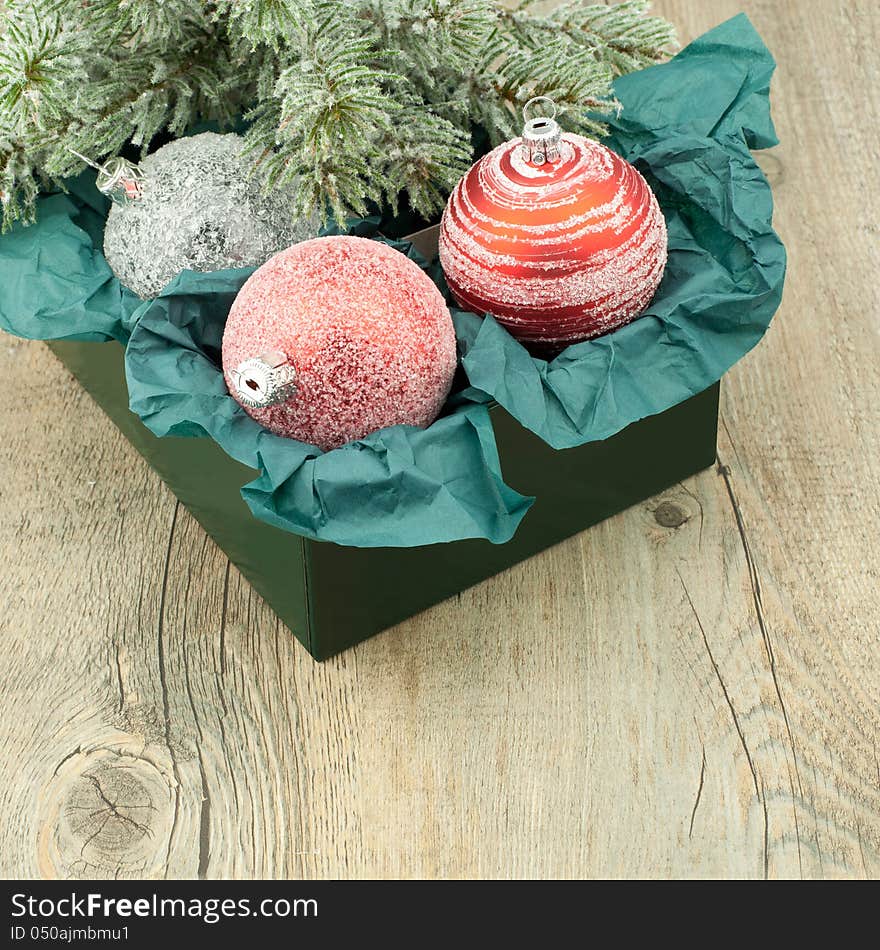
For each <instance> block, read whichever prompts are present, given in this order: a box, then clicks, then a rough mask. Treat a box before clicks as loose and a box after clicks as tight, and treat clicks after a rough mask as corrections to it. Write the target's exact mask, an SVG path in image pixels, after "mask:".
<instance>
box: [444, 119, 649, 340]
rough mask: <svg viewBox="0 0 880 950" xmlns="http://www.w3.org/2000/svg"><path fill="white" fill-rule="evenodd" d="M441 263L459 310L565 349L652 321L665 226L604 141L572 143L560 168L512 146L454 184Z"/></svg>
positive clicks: (568, 140)
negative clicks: (640, 320)
mask: <svg viewBox="0 0 880 950" xmlns="http://www.w3.org/2000/svg"><path fill="white" fill-rule="evenodd" d="M440 262H441V264H442V266H443V270H444V272H445V275H446V280H447V282H448V284H449V288H450V290H451V291H452V294H453V296H454V297H455V299H456V300H457V301H458V303H459V304H460V305H461V306H462V307H463V308H464V309H466V310H471V311H473V312H474V313H479V314H483V313H491V314H493V315H494V316H495V317H496V318H497V319H498V321H499V322H500V323H502V324H503V325H504V326H505V327H507V329H508V330H509V331H510V332H511V333H512V334H513V335H514V336H515V337H517V338H518V339H520V340H521V341H523V342H524V343H526V344H536V345H538V346H540V345H547V344H551V345H555V346H556V347H557V349H558V348H561V347H562V346H566V345H568V344H570V343H576V342H578V341H580V340H585V339H589V338H590V337H594V336H599V335H600V334H603V333H608V332H609V331H611V330H614V329H616V328H617V327H619V326H621V325H623V324H625V323H627V322H629V321H630V320H633V319H634V318H635V317H637V316H639V315H640V314H641V313H642V312H643V311H644V310H645V308H646V307H647V306H648V304H649V303H650V301H651V298H652V297H653V296H654V292H655V291H656V289H657V285H658V284H659V283H660V279H661V277H662V276H663V268H664V267H665V265H666V222H665V221H664V218H663V214H662V212H661V210H660V207H659V205H658V204H657V199H656V197H655V196H654V193H653V192H652V191H651V189H650V187H649V186H648V184H647V182H646V181H645V179H644V178H643V177H642V176H641V175H640V174H639V172H638V171H637V170H636V169H635V168H634V167H633V166H632V165H630V164H629V163H628V162H626V161H624V159H622V158H620V156H619V155H616V154H615V153H614V152H612V151H611V150H610V149H608V148H605V146H603V145H601V144H599V143H598V142H594V141H592V140H591V139H586V138H584V137H583V136H580V135H574V134H571V133H565V134H563V135H562V137H561V140H560V142H559V159H558V160H557V161H555V162H549V161H548V162H546V163H544V164H541V165H535V164H532V163H530V162H529V161H527V159H526V156H524V154H523V150H522V147H521V140H520V139H514V140H512V141H510V142H506V143H504V144H503V145H500V146H498V148H496V149H494V151H492V152H490V153H489V154H488V155H486V156H485V157H483V158H482V159H481V160H480V161H479V162H477V163H476V164H475V165H474V166H473V167H472V168H471V169H470V171H469V172H468V173H467V174H466V175H465V176H464V178H462V179H461V181H460V182H459V183H458V185H456V187H455V189H454V191H453V192H452V195H451V196H450V199H449V203H448V204H447V206H446V210H445V212H444V214H443V221H442V225H441V229H440Z"/></svg>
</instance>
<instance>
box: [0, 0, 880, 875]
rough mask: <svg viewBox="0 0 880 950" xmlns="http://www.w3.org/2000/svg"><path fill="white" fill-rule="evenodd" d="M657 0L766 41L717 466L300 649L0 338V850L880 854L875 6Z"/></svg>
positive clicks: (276, 862) (502, 865) (578, 860)
mask: <svg viewBox="0 0 880 950" xmlns="http://www.w3.org/2000/svg"><path fill="white" fill-rule="evenodd" d="M657 7H658V8H659V9H660V10H662V12H664V13H665V14H667V15H669V16H671V17H672V18H673V19H674V20H675V21H676V22H677V23H678V24H679V25H680V26H681V30H682V34H683V36H684V38H686V39H687V38H690V37H692V36H694V35H696V34H698V33H700V32H702V31H703V30H704V29H707V28H709V27H710V26H712V25H713V24H715V23H717V22H720V21H721V20H722V19H724V18H726V17H727V16H729V15H733V14H734V13H736V12H738V11H739V9H741V8H745V9H746V11H747V12H749V13H750V15H751V16H752V18H753V20H754V22H755V24H756V25H757V26H758V28H759V30H760V31H761V33H762V34H763V36H764V37H765V38H766V40H767V42H768V44H769V45H770V47H771V48H772V49H773V50H774V52H775V53H776V55H777V58H778V60H779V61H780V70H779V74H778V78H777V80H776V84H775V89H774V95H775V100H774V104H775V117H776V121H777V125H778V128H779V131H780V135H781V138H782V140H783V145H782V146H781V147H780V148H779V149H778V150H777V151H776V152H775V153H774V154H772V155H768V156H767V157H766V158H765V159H764V166H765V168H766V169H767V171H768V174H769V175H770V177H771V178H772V180H773V182H774V185H775V188H776V195H777V204H778V214H777V223H778V226H779V228H780V230H781V232H782V234H783V237H784V238H785V240H786V242H787V245H788V248H789V251H790V257H791V269H790V278H789V281H788V285H787V290H786V295H785V302H784V305H783V307H782V310H781V312H780V314H779V317H778V319H777V321H776V323H775V324H774V326H773V328H772V330H771V332H770V333H769V335H768V337H767V339H766V340H765V341H764V343H763V344H762V345H761V346H760V347H759V348H758V349H757V350H756V351H755V352H754V353H753V354H751V355H750V356H749V357H748V358H747V359H745V360H744V361H743V362H742V363H741V364H740V365H739V366H737V367H736V368H735V370H734V371H733V372H731V373H730V375H729V377H728V379H727V381H726V384H725V388H724V394H723V425H722V429H721V435H720V438H719V446H718V455H719V463H718V467H717V468H716V469H714V470H711V471H707V472H705V473H703V474H702V475H700V476H698V477H696V478H693V479H691V480H689V481H688V482H687V483H684V484H682V485H679V486H678V487H676V488H675V489H674V490H672V491H669V492H667V493H665V494H664V495H663V496H661V497H658V498H655V499H652V500H651V501H650V502H648V503H646V504H643V505H641V506H638V507H636V508H634V509H632V510H630V511H628V512H626V513H625V514H623V515H621V516H619V517H617V518H614V519H612V520H611V521H609V522H607V523H605V524H603V525H601V526H599V527H597V528H595V529H593V530H591V531H588V532H586V533H585V534H582V535H580V536H579V537H577V538H574V539H572V540H570V541H568V542H566V543H565V544H562V545H560V546H559V547H557V548H555V549H553V550H550V551H548V552H546V553H545V554H543V555H542V556H540V557H537V558H535V559H533V560H532V561H530V562H528V563H526V564H523V565H521V566H519V567H517V568H515V569H513V570H511V571H509V572H507V573H506V574H504V575H502V576H500V577H498V578H496V579H494V580H491V581H489V582H487V583H485V584H483V585H481V586H480V587H478V588H476V589H474V590H472V591H469V592H467V593H465V594H464V595H462V597H461V598H460V599H459V600H456V601H452V602H449V603H446V604H443V605H441V606H439V607H437V608H435V609H433V610H431V611H429V612H427V613H425V614H423V615H421V616H419V617H417V618H415V619H413V620H411V621H409V622H407V623H404V624H402V625H401V626H400V627H398V628H396V629H395V630H393V631H391V632H389V633H387V634H385V635H383V636H380V637H378V638H376V639H374V640H372V641H369V642H367V643H365V644H363V645H362V646H360V647H358V648H357V649H356V650H354V651H352V652H349V653H346V654H344V655H343V656H341V657H339V658H337V659H335V660H331V661H329V662H327V663H326V664H324V665H317V664H315V663H313V662H312V660H311V659H310V658H309V657H308V656H307V654H306V653H305V651H304V650H302V649H301V648H300V647H299V646H297V645H296V644H295V642H294V641H293V639H292V638H291V637H290V635H289V634H288V633H287V632H286V630H285V629H283V628H281V627H280V626H279V624H278V622H277V621H276V619H275V618H274V616H273V615H272V613H271V611H269V610H268V609H267V607H266V606H265V605H264V604H263V603H262V602H261V601H260V600H259V598H257V597H256V596H255V595H254V594H252V592H251V591H250V589H249V588H248V586H247V585H246V584H245V583H243V582H242V580H241V579H240V577H239V575H238V573H237V572H236V570H235V569H230V567H229V565H228V563H227V561H226V559H225V558H224V557H223V556H222V555H221V554H220V553H219V552H218V550H217V549H216V548H215V546H214V545H213V543H212V542H210V541H208V540H206V537H205V535H204V534H203V532H202V531H201V529H200V528H199V527H198V526H197V525H196V524H195V523H194V522H193V520H192V519H191V518H190V517H189V515H188V514H187V513H186V511H185V510H183V509H181V508H180V507H179V506H178V505H177V504H176V502H175V500H174V498H173V497H172V496H171V495H170V494H169V492H168V491H167V490H166V489H165V488H164V487H163V486H162V484H161V483H160V482H159V480H158V478H157V477H156V476H155V475H154V474H153V473H152V472H151V471H150V470H149V469H148V468H147V466H146V465H145V464H144V462H143V461H142V460H141V459H140V458H139V457H138V455H137V454H136V453H135V452H134V451H133V450H132V449H130V448H129V447H128V446H127V444H126V443H125V442H124V440H123V439H122V438H121V436H119V435H118V434H117V432H116V430H115V429H114V428H113V426H112V425H111V424H110V423H109V422H108V421H107V420H106V419H105V418H103V417H102V416H101V415H100V414H98V413H97V412H96V411H95V409H94V407H93V405H92V403H91V402H90V400H89V398H88V397H87V396H85V395H84V394H83V393H82V392H81V390H80V389H79V387H78V386H77V385H76V383H75V382H74V381H73V380H72V379H71V378H70V377H69V376H68V374H67V373H66V372H65V371H64V370H63V369H62V368H61V367H60V365H59V364H58V363H56V362H55V361H54V359H53V358H52V357H51V356H50V355H49V353H48V351H47V350H46V349H45V347H43V346H42V345H40V344H25V343H20V342H16V341H14V340H11V339H9V338H3V340H2V341H0V368H2V377H3V380H4V384H3V386H0V406H2V409H0V443H2V445H3V453H2V459H3V470H2V480H0V556H2V562H3V568H2V572H0V617H2V621H0V626H2V634H0V637H2V639H0V709H2V719H0V775H2V781H0V873H2V874H3V875H6V876H25V877H31V876H38V875H42V876H47V877H93V876H96V877H97V876H119V877H128V876H141V875H149V876H157V877H159V876H169V877H178V876H193V877H196V876H205V877H210V878H222V877H242V878H248V877H256V876H260V877H263V876H265V877H305V878H311V877H335V876H341V877H363V876H398V875H399V876H405V877H413V876H429V877H435V876H441V877H470V876H503V877H506V876H541V877H545V876H546V877H555V876H577V877H581V876H646V877H709V876H725V877H756V878H761V877H799V876H803V877H876V876H878V873H880V751H878V747H880V736H878V726H877V712H878V707H880V646H878V621H880V606H878V602H877V601H878V598H877V590H878V565H880V502H878V493H877V487H876V486H877V484H878V482H880V369H878V367H880V333H878V331H880V316H878V313H880V308H878V291H877V286H878V284H877V277H876V275H877V273H878V271H880V260H878V256H880V250H878V240H877V238H878V229H877V220H878V212H880V208H878V195H880V181H878V178H880V167H878V163H877V156H876V128H877V127H878V118H880V117H878V115H877V109H878V99H880V97H878V95H877V92H878V77H877V70H878V62H877V58H876V54H875V50H876V48H877V46H878V45H880V18H878V17H877V15H876V10H875V9H874V4H873V3H871V2H870V0H859V2H852V0H839V2H833V3H832V2H828V0H809V2H807V0H798V2H795V0H755V2H749V0H712V2H708V0H701V2H696V0H667V2H662V3H661V2H658V3H657ZM817 23H821V24H822V28H821V29H819V30H817V29H816V24H817ZM465 634H466V635H465Z"/></svg>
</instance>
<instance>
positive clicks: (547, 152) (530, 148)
mask: <svg viewBox="0 0 880 950" xmlns="http://www.w3.org/2000/svg"><path fill="white" fill-rule="evenodd" d="M541 103H548V104H549V110H552V111H551V113H550V115H546V114H545V115H534V112H535V109H536V107H538V106H539V105H540V104H541ZM549 110H548V109H546V108H542V109H541V112H544V113H546V112H547V111H549ZM522 112H523V119H524V120H525V126H524V128H523V133H522V157H523V159H525V161H527V162H528V163H529V164H530V165H537V166H540V165H543V164H545V162H549V163H551V164H552V163H554V162H558V161H559V140H560V139H561V138H562V129H560V127H559V123H558V122H557V121H556V103H555V102H554V101H553V100H552V99H551V98H550V97H549V96H534V97H533V98H532V99H529V101H528V102H527V103H526V104H525V105H524V106H523V110H522ZM530 115H534V118H529V116H530Z"/></svg>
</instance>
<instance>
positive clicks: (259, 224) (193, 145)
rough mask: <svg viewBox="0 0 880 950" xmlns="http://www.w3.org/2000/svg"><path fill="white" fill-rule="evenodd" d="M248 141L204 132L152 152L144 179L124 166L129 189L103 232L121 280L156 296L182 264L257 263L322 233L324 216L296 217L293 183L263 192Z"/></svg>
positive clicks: (141, 171) (206, 267)
mask: <svg viewBox="0 0 880 950" xmlns="http://www.w3.org/2000/svg"><path fill="white" fill-rule="evenodd" d="M243 145H244V142H243V140H242V138H241V137H240V136H238V135H231V134H230V135H217V134H215V133H213V132H203V133H202V134H201V135H194V136H191V137H190V138H183V139H178V140H177V141H174V142H171V143H170V144H168V145H165V146H163V147H162V148H160V149H159V150H158V151H156V152H154V153H153V154H152V155H148V156H147V157H146V158H145V159H144V160H143V161H142V162H141V163H140V165H139V166H137V167H136V171H137V173H138V177H137V179H134V178H133V176H132V175H131V174H125V173H124V172H123V174H122V178H121V181H122V186H121V187H122V189H123V191H128V192H130V194H129V195H128V196H127V199H128V200H123V201H119V200H118V199H117V201H116V202H115V203H114V205H113V207H112V208H111V209H110V215H109V217H108V218H107V227H106V230H105V232H104V256H105V257H106V258H107V263H108V264H109V265H110V268H111V269H112V271H113V273H114V274H116V276H117V277H118V278H119V280H120V281H121V283H122V284H124V285H125V286H126V287H128V288H129V289H130V290H133V291H134V292H135V293H136V294H137V295H138V296H140V297H144V298H146V297H155V296H156V295H157V294H158V293H159V292H160V291H161V290H162V288H163V287H165V286H166V285H167V284H168V283H169V282H170V281H171V280H172V278H174V277H176V276H177V274H179V273H180V272H181V271H182V270H194V271H215V270H223V269H224V268H227V267H258V266H259V265H261V264H263V263H265V262H266V261H267V260H268V259H269V258H270V257H271V256H272V255H273V254H276V253H278V252H279V251H281V250H284V248H287V247H290V245H292V244H296V243H297V242H298V241H303V240H306V239H307V238H312V237H315V236H316V235H317V233H318V231H319V229H320V227H321V225H322V223H323V222H322V221H321V218H320V216H319V215H317V214H315V215H313V216H311V217H308V218H306V219H302V218H297V217H296V216H295V214H294V210H293V198H294V194H293V191H292V190H291V189H289V188H283V187H280V188H275V189H274V190H273V191H272V193H271V194H268V195H267V194H264V193H263V191H262V187H261V183H260V180H259V178H258V177H257V176H255V175H252V174H251V169H250V163H249V161H248V160H247V159H246V158H244V157H243V156H242V147H243ZM108 171H113V170H112V169H110V168H109V166H108ZM111 177H112V176H111ZM135 180H136V185H135V184H133V182H134V181H135ZM114 191H115V192H116V193H117V194H118V192H119V186H118V185H117V186H115V187H114Z"/></svg>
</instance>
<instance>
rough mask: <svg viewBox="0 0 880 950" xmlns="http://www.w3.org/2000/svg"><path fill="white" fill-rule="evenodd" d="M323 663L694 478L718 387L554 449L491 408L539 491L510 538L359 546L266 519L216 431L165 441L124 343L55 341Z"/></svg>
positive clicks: (505, 450) (505, 458) (510, 474)
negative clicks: (136, 407) (142, 402)
mask: <svg viewBox="0 0 880 950" xmlns="http://www.w3.org/2000/svg"><path fill="white" fill-rule="evenodd" d="M50 346H51V348H52V350H53V352H54V353H55V354H56V355H57V356H58V357H59V358H60V359H61V360H62V362H64V364H65V365H66V366H67V368H68V369H69V370H70V371H71V372H72V373H73V374H74V375H75V376H76V377H77V379H78V380H79V381H80V383H81V384H82V385H83V386H84V387H85V389H86V390H87V391H88V392H89V393H90V394H91V396H92V397H93V398H94V400H95V401H96V402H97V403H98V405H99V406H100V407H101V408H102V409H103V410H104V412H106V413H107V415H108V416H110V418H111V419H112V420H113V421H114V422H115V423H116V425H117V426H118V427H119V429H120V430H121V431H122V433H123V434H124V435H125V437H126V438H127V439H128V440H129V441H130V442H131V444H132V445H133V446H134V447H135V448H136V449H137V450H138V451H139V452H140V453H141V455H143V457H144V458H145V459H146V460H147V462H148V463H149V464H150V465H151V466H152V467H153V468H154V469H155V470H156V471H157V472H158V473H159V475H160V476H161V477H162V479H163V480H164V481H165V483H166V484H167V485H168V487H169V488H170V489H171V490H172V491H173V492H174V494H175V495H176V496H177V497H178V498H179V499H180V501H181V502H182V503H183V504H184V505H185V506H186V507H187V508H188V509H189V511H190V512H192V514H193V516H194V517H195V518H196V520H197V521H198V522H199V523H200V524H201V525H202V527H203V528H204V529H205V530H206V531H207V532H208V534H210V535H211V537H212V538H213V539H214V540H215V541H216V542H217V544H218V545H219V546H220V547H221V548H222V549H223V551H224V552H225V553H226V555H227V556H228V558H229V560H230V561H232V563H233V564H235V565H236V567H238V569H239V570H240V571H241V572H242V574H243V575H244V576H245V577H246V578H247V579H248V581H249V582H250V583H251V584H252V585H253V587H254V589H255V590H256V591H257V592H258V593H260V594H261V595H262V596H263V597H264V598H265V600H266V602H267V603H268V604H269V605H270V606H271V607H272V609H273V610H274V611H275V612H276V613H277V614H278V616H279V617H280V619H281V620H282V621H283V622H284V623H285V624H286V625H287V626H288V627H289V628H290V630H291V632H292V633H293V634H294V635H295V636H296V637H297V639H298V640H300V641H301V643H302V644H303V646H305V648H306V649H307V650H308V651H309V653H311V654H312V656H313V657H315V659H318V660H323V659H326V658H327V657H329V656H332V655H333V654H334V653H338V652H339V651H340V650H344V649H346V648H347V647H350V646H353V645H354V644H355V643H358V642H360V641H361V640H365V639H367V638H368V637H370V636H372V635H373V634H375V633H378V632H379V631H381V630H384V629H386V628H387V627H390V626H393V625H394V624H396V623H399V622H400V621H401V620H405V619H406V618H407V617H410V616H412V615H413V614H415V613H418V612H419V611H421V610H424V609H425V608H427V607H430V606H431V605H432V604H435V603H438V602H439V601H441V600H444V599H446V598H447V597H451V596H453V595H454V594H456V593H457V592H459V591H461V590H464V589H465V588H466V587H470V586H471V585H473V584H477V583H479V582H480V581H482V580H485V579H486V578H488V577H491V576H492V575H493V574H497V573H499V572H500V571H503V570H504V569H505V568H507V567H510V566H511V565H513V564H516V563H517V562H519V561H522V560H524V559H526V558H528V557H531V556H532V555H533V554H536V553H538V552H539V551H541V550H543V549H544V548H548V547H550V546H551V545H553V544H556V543H558V542H559V541H562V540H564V539H565V538H567V537H569V536H571V535H573V534H576V533H577V532H579V531H582V530H583V529H585V528H588V527H589V526H590V525H593V524H596V523H597V522H599V521H602V520H603V519H604V518H608V517H609V516H611V515H613V514H615V513H616V512H619V511H622V510H623V509H624V508H627V507H629V506H630V505H633V504H635V503H637V502H639V501H641V500H642V499H644V498H647V497H649V496H651V495H653V494H656V493H657V492H659V491H662V490H663V489H664V488H667V487H668V486H670V485H672V484H675V483H676V482H678V481H681V479H683V478H687V477H688V476H689V475H693V474H694V473H695V472H698V471H700V470H701V469H703V468H706V467H707V466H709V465H711V464H712V462H713V461H714V459H715V439H716V432H717V422H718V393H719V387H720V384H719V383H716V384H715V385H713V386H710V387H709V388H708V389H706V390H705V391H704V392H702V393H699V394H698V395H696V396H693V397H691V398H690V399H687V400H685V401H684V402H682V403H679V404H678V405H676V406H673V407H672V408H671V409H667V410H666V411H665V412H662V413H659V414H658V415H654V416H649V417H648V418H646V419H642V420H640V421H638V422H634V423H633V424H632V425H630V426H628V427H627V428H625V429H624V430H623V431H621V432H619V433H617V434H616V435H614V436H612V437H611V438H609V439H605V440H604V441H601V442H591V443H588V444H587V445H583V446H580V447H577V448H572V449H565V450H562V451H557V450H556V449H553V448H551V447H550V446H549V445H547V444H546V443H545V442H543V441H542V440H541V439H539V438H538V437H537V436H536V435H534V434H533V433H531V432H529V431H528V430H527V429H525V428H523V426H521V425H520V424H519V423H518V422H517V421H516V420H515V419H513V418H512V417H511V416H510V415H509V414H508V413H507V412H506V411H505V410H504V409H502V408H501V406H498V405H495V406H493V407H492V409H491V410H490V413H491V416H492V422H493V425H494V428H495V434H496V439H497V443H498V449H499V454H500V457H501V464H502V469H503V472H504V477H505V480H506V481H507V482H508V483H509V484H511V485H513V486H514V487H515V488H516V489H518V490H519V491H521V492H523V493H527V494H531V495H534V496H536V501H535V503H534V505H533V506H532V508H531V509H530V510H529V511H528V512H527V513H526V516H525V518H524V519H523V521H522V523H521V524H520V526H519V528H518V530H517V532H516V534H515V535H514V536H513V538H512V539H511V540H510V541H508V542H507V543H506V544H492V543H491V542H489V541H486V540H481V539H480V540H465V541H453V542H449V543H445V544H429V545H424V546H421V547H411V548H393V547H379V548H356V547H346V546H342V545H338V544H334V543H333V542H330V541H313V540H311V539H309V538H304V537H301V536H298V535H295V534H291V533H289V532H287V531H282V530H281V529H279V528H275V527H272V526H271V525H268V524H265V523H264V522H262V521H258V520H257V519H256V518H254V516H253V515H252V514H251V512H250V510H249V509H248V507H247V505H246V504H245V502H244V501H243V499H242V497H241V486H242V485H243V484H245V482H248V481H250V480H251V479H252V478H253V477H254V474H255V473H254V471H253V470H252V469H249V468H247V467H246V466H244V465H242V464H240V463H239V462H236V461H235V460H234V459H232V458H230V457H229V456H228V455H227V454H226V453H225V452H224V451H223V450H222V449H221V448H220V447H219V446H218V445H217V444H216V443H215V442H213V441H212V440H210V439H181V438H164V439H159V438H157V437H156V436H154V435H153V434H152V433H151V432H150V431H149V430H148V429H147V428H146V427H145V426H144V425H143V423H142V422H141V421H140V419H138V417H137V416H136V415H134V413H132V412H131V411H130V410H129V408H128V398H129V397H128V391H127V388H126V385H125V373H124V368H123V349H122V347H121V346H120V345H119V344H118V343H113V342H111V343H88V342H79V341H58V342H53V343H51V344H50Z"/></svg>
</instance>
